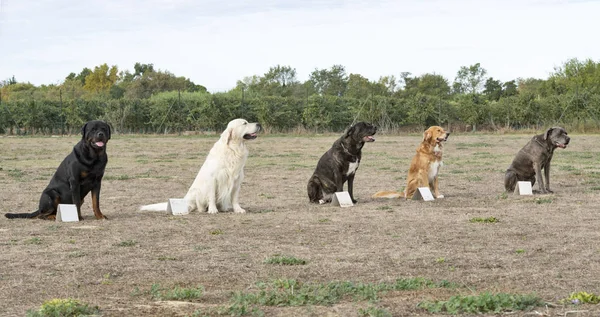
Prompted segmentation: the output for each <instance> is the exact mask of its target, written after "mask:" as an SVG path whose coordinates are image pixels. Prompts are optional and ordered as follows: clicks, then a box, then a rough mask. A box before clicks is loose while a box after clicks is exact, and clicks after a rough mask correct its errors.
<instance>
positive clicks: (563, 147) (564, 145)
mask: <svg viewBox="0 0 600 317" xmlns="http://www.w3.org/2000/svg"><path fill="white" fill-rule="evenodd" d="M556 146H557V147H559V148H561V149H566V148H567V144H565V143H558V142H556Z"/></svg>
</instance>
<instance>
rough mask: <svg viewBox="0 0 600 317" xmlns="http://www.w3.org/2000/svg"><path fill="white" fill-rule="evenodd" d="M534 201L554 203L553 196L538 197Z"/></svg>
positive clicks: (537, 202)
mask: <svg viewBox="0 0 600 317" xmlns="http://www.w3.org/2000/svg"><path fill="white" fill-rule="evenodd" d="M534 201H535V203H536V204H550V203H552V198H536V199H535V200H534Z"/></svg>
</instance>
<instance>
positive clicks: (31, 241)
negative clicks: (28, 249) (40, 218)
mask: <svg viewBox="0 0 600 317" xmlns="http://www.w3.org/2000/svg"><path fill="white" fill-rule="evenodd" d="M25 244H42V239H41V238H38V237H34V238H31V239H29V240H25Z"/></svg>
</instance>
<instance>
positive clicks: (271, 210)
mask: <svg viewBox="0 0 600 317" xmlns="http://www.w3.org/2000/svg"><path fill="white" fill-rule="evenodd" d="M274 211H275V210H273V209H261V210H258V211H255V213H257V214H265V213H269V212H274Z"/></svg>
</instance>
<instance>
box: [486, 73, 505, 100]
mask: <svg viewBox="0 0 600 317" xmlns="http://www.w3.org/2000/svg"><path fill="white" fill-rule="evenodd" d="M484 88H485V89H484V90H483V94H484V95H485V96H486V98H487V100H489V101H498V100H500V97H502V93H503V91H502V82H501V81H499V80H495V79H494V78H492V77H490V78H488V79H487V80H486V81H485V85H484Z"/></svg>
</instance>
